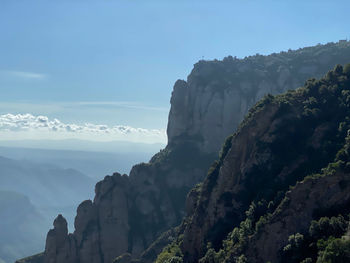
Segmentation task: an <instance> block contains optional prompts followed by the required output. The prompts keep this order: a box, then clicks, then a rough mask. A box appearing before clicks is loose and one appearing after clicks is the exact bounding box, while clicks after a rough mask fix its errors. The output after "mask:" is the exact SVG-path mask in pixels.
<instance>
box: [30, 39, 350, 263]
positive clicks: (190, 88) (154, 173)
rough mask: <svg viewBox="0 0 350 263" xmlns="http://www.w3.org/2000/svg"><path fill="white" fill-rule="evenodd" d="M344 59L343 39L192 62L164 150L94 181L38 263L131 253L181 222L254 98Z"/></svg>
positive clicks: (99, 262)
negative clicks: (70, 225)
mask: <svg viewBox="0 0 350 263" xmlns="http://www.w3.org/2000/svg"><path fill="white" fill-rule="evenodd" d="M348 61H350V42H347V41H341V42H338V43H329V44H327V45H317V46H315V47H309V48H303V49H300V50H296V51H288V52H281V53H279V54H272V55H269V56H260V55H256V56H252V57H247V58H245V59H236V58H232V57H227V58H225V59H224V60H222V61H218V60H215V61H200V62H198V63H197V64H195V65H194V69H193V70H192V72H191V74H190V75H189V76H188V78H187V81H183V80H178V81H177V82H176V83H175V85H174V90H173V93H172V97H171V110H170V113H169V121H168V129H167V134H168V145H167V146H166V148H165V149H164V150H162V151H160V152H159V153H158V154H156V155H155V156H154V157H153V158H152V159H151V160H150V162H149V163H142V164H139V165H135V166H134V167H133V168H132V170H131V172H130V175H129V176H127V175H121V174H119V173H115V174H114V175H112V176H107V177H105V179H104V180H103V181H101V182H99V183H98V184H97V185H96V188H95V192H96V195H95V198H94V200H93V201H84V202H83V203H82V204H81V205H80V206H79V207H78V210H77V216H76V220H75V231H74V233H72V234H68V233H66V232H67V231H66V229H65V228H64V227H60V228H55V227H54V229H52V230H50V232H49V234H48V237H47V242H46V249H45V253H44V256H43V257H44V259H45V262H57V263H60V262H72V263H75V262H81V263H84V262H92V263H107V262H112V260H113V259H115V258H116V257H117V256H119V255H121V254H123V253H125V252H128V253H129V254H130V255H131V257H132V258H136V257H138V256H139V255H141V253H142V252H143V251H145V249H147V248H148V247H149V246H150V245H151V244H152V243H153V242H154V241H155V240H156V239H157V238H158V237H159V236H160V235H161V234H162V233H163V232H164V231H166V230H168V229H170V228H172V227H175V226H177V225H179V224H180V223H181V220H182V219H183V217H184V216H185V214H186V207H185V199H186V195H187V193H188V191H189V190H190V189H191V188H192V187H193V186H194V185H195V184H197V183H199V182H201V181H202V180H203V179H204V178H205V175H206V171H207V170H208V168H209V167H210V164H211V163H212V162H213V161H214V159H215V158H216V156H217V154H218V151H219V149H220V147H221V145H222V143H223V141H224V139H225V138H226V137H227V136H228V135H229V134H230V133H232V132H233V131H235V129H236V128H237V126H238V124H239V122H240V121H241V120H242V119H243V117H244V115H245V114H246V113H247V112H248V110H249V108H250V107H251V106H253V105H254V103H255V102H257V101H258V100H259V99H260V98H262V97H263V96H264V94H267V93H272V94H277V93H282V92H284V91H286V90H288V89H296V88H297V87H299V86H301V85H302V84H303V83H304V82H305V81H306V80H307V79H308V78H310V77H314V76H316V77H318V76H322V75H323V74H325V73H326V72H327V70H328V69H329V68H333V67H334V66H335V65H336V64H343V63H346V62H348ZM188 206H189V207H190V205H188ZM187 210H188V209H187ZM190 210H191V209H190ZM59 221H60V222H61V223H62V222H63V223H62V224H61V225H62V226H64V225H65V224H64V220H62V218H60V220H59ZM215 245H216V244H215ZM191 246H192V244H191ZM147 251H150V250H147ZM147 251H146V252H147ZM152 253H153V256H154V254H155V252H154V251H153V252H150V254H152ZM63 259H64V260H63ZM28 262H30V261H28Z"/></svg>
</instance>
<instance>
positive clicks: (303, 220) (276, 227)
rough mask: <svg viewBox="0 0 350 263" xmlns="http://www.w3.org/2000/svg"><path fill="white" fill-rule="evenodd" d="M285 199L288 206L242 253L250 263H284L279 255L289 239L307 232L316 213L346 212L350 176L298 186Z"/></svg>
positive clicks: (340, 176) (314, 180)
mask: <svg viewBox="0 0 350 263" xmlns="http://www.w3.org/2000/svg"><path fill="white" fill-rule="evenodd" d="M286 198H287V199H286V200H288V205H287V206H285V208H284V209H282V210H281V211H280V212H278V213H275V214H274V215H273V217H272V218H271V219H270V220H269V222H268V223H267V224H266V225H265V226H264V227H262V228H261V229H260V231H259V233H258V234H256V235H254V236H253V237H252V238H251V239H250V241H249V243H248V248H247V249H246V252H245V255H246V257H247V258H248V259H249V262H252V263H258V262H259V263H264V262H269V261H270V262H283V259H282V258H281V251H282V249H283V247H284V246H286V245H287V244H288V238H289V236H290V235H292V234H295V233H305V232H307V231H308V229H309V226H310V222H311V220H313V219H314V217H315V214H316V213H317V212H319V211H329V210H332V209H334V208H339V207H342V208H343V210H345V211H346V212H348V211H349V210H350V209H349V207H348V205H349V204H350V177H349V173H344V172H338V173H336V174H334V175H332V176H324V177H321V178H314V179H310V180H306V181H305V182H300V183H298V184H297V185H296V187H295V188H294V189H293V190H291V191H289V192H288V193H287V194H286ZM344 207H345V209H344ZM343 212H344V211H343Z"/></svg>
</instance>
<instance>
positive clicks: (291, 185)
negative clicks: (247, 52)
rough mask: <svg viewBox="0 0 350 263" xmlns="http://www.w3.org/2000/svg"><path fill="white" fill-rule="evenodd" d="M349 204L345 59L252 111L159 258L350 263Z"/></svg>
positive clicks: (349, 68) (349, 109) (349, 93)
mask: <svg viewBox="0 0 350 263" xmlns="http://www.w3.org/2000/svg"><path fill="white" fill-rule="evenodd" d="M349 205H350V64H347V65H346V66H345V67H344V68H343V67H342V66H340V65H338V66H336V67H335V68H334V70H333V71H330V72H328V73H327V74H326V76H325V77H324V78H322V79H320V80H316V79H310V80H309V81H307V82H306V84H305V86H304V87H302V88H299V89H297V90H295V91H289V92H287V93H285V94H283V95H278V96H271V95H269V96H266V97H264V99H262V100H261V101H259V102H258V103H257V104H256V105H255V106H254V107H253V108H252V109H251V110H250V112H249V114H248V115H247V116H246V118H245V119H244V121H243V122H242V123H241V125H240V127H239V128H238V130H237V131H236V132H235V133H233V135H231V136H230V137H228V138H227V140H226V142H225V144H224V146H223V148H222V150H221V154H220V156H219V159H218V160H217V161H216V162H214V164H213V165H212V167H211V168H210V169H209V172H208V175H207V177H206V178H205V180H204V181H203V182H202V183H201V184H200V185H198V186H197V187H195V188H193V189H192V190H191V192H190V193H189V195H188V198H187V210H188V216H187V217H186V218H185V219H184V221H183V223H182V225H181V226H180V227H179V229H178V232H177V233H176V234H175V235H174V236H173V237H172V239H173V240H175V241H173V242H172V243H171V244H170V245H168V246H167V247H166V248H165V249H164V250H163V251H162V253H160V254H159V255H158V258H157V261H156V262H157V263H161V262H251V263H260V262H261V263H262V262H304V263H306V262H316V261H317V263H325V262H349V261H350V239H349V233H348V232H347V231H348V227H349V222H350V217H349V212H350V206H349Z"/></svg>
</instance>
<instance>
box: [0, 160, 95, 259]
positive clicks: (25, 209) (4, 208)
mask: <svg viewBox="0 0 350 263" xmlns="http://www.w3.org/2000/svg"><path fill="white" fill-rule="evenodd" d="M93 184H94V181H93V180H92V179H91V178H90V177H87V176H85V175H83V174H82V173H80V172H78V171H76V170H73V169H62V168H60V167H57V166H53V165H48V164H43V163H36V162H30V161H24V160H14V159H9V158H5V157H0V218H1V220H0V233H1V238H0V259H1V260H2V261H3V262H5V263H9V262H13V261H14V260H15V259H18V258H20V257H23V256H25V255H28V254H30V253H36V252H39V251H42V250H43V249H44V242H45V233H46V231H47V229H48V228H49V226H50V221H51V220H52V219H53V218H54V217H55V215H57V213H59V212H61V213H65V215H66V216H67V218H68V219H69V221H71V222H73V220H74V214H75V212H76V209H75V207H76V205H77V204H79V202H80V200H81V199H86V198H88V197H89V196H91V193H90V192H91V189H92V187H93ZM58 196H59V198H57V197H58ZM0 262H1V261H0Z"/></svg>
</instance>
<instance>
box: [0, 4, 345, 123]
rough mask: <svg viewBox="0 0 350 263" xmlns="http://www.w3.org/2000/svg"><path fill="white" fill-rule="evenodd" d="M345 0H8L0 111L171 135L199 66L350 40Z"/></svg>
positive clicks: (1, 29)
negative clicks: (176, 87) (176, 102)
mask: <svg viewBox="0 0 350 263" xmlns="http://www.w3.org/2000/svg"><path fill="white" fill-rule="evenodd" d="M349 10H350V2H349V1H312V0H311V1H295V0H294V1H289V0H285V1H277V0H276V1H269V0H260V1H249V0H245V1H234V0H232V1H220V0H215V1H214V0H213V1H205V0H202V1H190V0H187V1H185V0H176V1H175V0H174V1H166V0H161V1H151V0H147V1H145V0H143V1H138V0H132V1H131V0H129V1H118V0H113V1H112V0H109V1H107V0H105V1H103V0H98V1H97V0H94V1H92V0H69V1H68V0H67V1H65V0H51V1H47V0H46V1H37V0H31V1H26V0H22V1H20V0H3V1H1V2H0V92H1V96H0V114H6V113H11V114H25V113H30V114H33V115H44V116H48V117H49V118H52V119H53V118H58V119H59V120H60V121H62V122H65V123H77V124H82V123H85V122H92V123H96V124H107V125H129V126H132V127H138V128H139V127H140V128H147V129H165V128H166V123H167V114H168V110H169V100H170V95H171V91H172V86H173V83H174V82H175V81H176V79H178V78H182V79H185V78H186V76H187V75H188V74H189V73H190V71H191V69H192V67H193V64H194V63H196V62H197V61H198V60H200V59H202V58H204V59H214V58H217V59H222V58H223V57H225V56H227V55H232V56H237V57H244V56H248V55H253V54H256V53H260V54H269V53H272V52H279V51H282V50H287V49H289V48H291V49H297V48H300V47H304V46H310V45H315V44H317V43H327V42H330V41H338V40H339V39H346V38H350V31H349V26H348V11H349Z"/></svg>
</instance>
